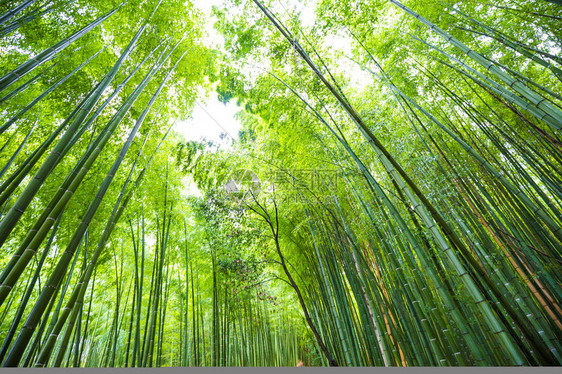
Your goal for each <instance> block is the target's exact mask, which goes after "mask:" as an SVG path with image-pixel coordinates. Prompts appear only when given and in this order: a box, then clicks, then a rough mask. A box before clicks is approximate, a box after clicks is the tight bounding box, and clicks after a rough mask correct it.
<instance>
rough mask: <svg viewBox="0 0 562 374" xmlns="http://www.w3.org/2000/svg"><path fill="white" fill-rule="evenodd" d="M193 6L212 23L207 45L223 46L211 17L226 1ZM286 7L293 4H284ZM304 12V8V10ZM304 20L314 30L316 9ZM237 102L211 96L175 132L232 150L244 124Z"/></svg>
mask: <svg viewBox="0 0 562 374" xmlns="http://www.w3.org/2000/svg"><path fill="white" fill-rule="evenodd" d="M191 1H192V2H193V4H194V5H195V6H196V7H198V8H199V9H200V10H201V11H203V12H204V13H205V14H206V15H207V16H208V18H209V19H211V21H210V22H209V23H208V24H207V25H206V27H205V29H206V32H207V38H206V40H205V43H206V44H208V45H217V44H218V45H220V44H223V41H224V40H223V38H222V36H220V35H219V34H218V33H217V31H216V30H215V29H214V28H213V23H214V19H213V18H212V17H211V10H212V7H213V6H214V5H217V6H220V5H221V4H222V3H223V0H191ZM283 3H284V6H285V5H287V4H288V3H293V1H283ZM301 8H302V7H301ZM302 9H303V11H302V13H301V19H302V20H303V24H304V25H306V26H311V25H312V24H313V23H314V18H315V15H314V7H313V6H308V7H304V8H302ZM240 110H241V108H239V107H238V106H237V105H236V103H235V102H234V100H232V101H231V102H229V103H228V104H227V105H224V104H223V103H221V102H220V101H218V99H217V94H216V93H215V92H211V93H210V94H209V96H208V97H207V98H206V99H205V100H201V101H200V102H197V103H196V105H195V107H194V109H193V113H192V115H191V118H188V119H187V120H185V121H178V122H177V123H176V125H175V126H174V129H175V130H176V131H177V132H179V133H180V134H182V135H183V136H184V137H185V139H186V140H202V139H206V140H210V141H213V142H215V143H219V144H221V148H223V147H228V145H229V144H231V143H232V139H235V140H238V131H239V130H240V128H241V124H240V122H239V121H238V120H237V119H236V118H235V114H236V113H237V112H238V111H240ZM221 133H227V134H228V136H227V138H226V139H223V140H221Z"/></svg>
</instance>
